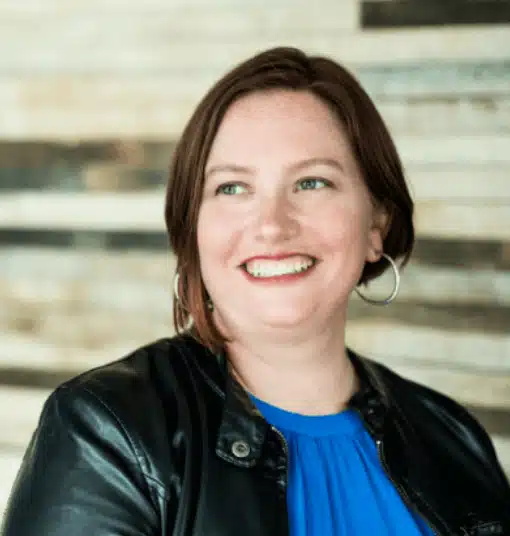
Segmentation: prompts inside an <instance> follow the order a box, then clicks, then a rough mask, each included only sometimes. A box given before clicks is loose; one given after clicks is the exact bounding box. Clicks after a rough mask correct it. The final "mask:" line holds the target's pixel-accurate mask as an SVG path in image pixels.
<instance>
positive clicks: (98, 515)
mask: <svg viewBox="0 0 510 536" xmlns="http://www.w3.org/2000/svg"><path fill="white" fill-rule="evenodd" d="M140 459H141V457H140V456H137V448H136V445H135V444H134V443H133V441H132V439H131V438H130V436H129V435H128V433H127V431H126V428H125V426H124V425H123V423H122V422H120V421H119V419H118V418H117V417H116V415H115V414H114V413H113V412H112V411H111V410H110V409H109V408H108V406H106V405H105V404H104V403H103V402H102V401H101V400H100V399H99V398H98V397H97V396H96V395H95V394H94V393H93V392H91V391H89V390H87V389H85V388H77V389H73V388H70V387H66V386H63V387H60V388H59V389H57V390H56V391H55V392H54V393H53V394H52V395H51V396H50V397H49V399H48V400H47V402H46V404H45V406H44V408H43V411H42V414H41V417H40V421H39V425H38V427H37V430H36V431H35V433H34V435H33V437H32V440H31V442H30V444H29V446H28V449H27V451H26V453H25V456H24V458H23V461H22V464H21V468H20V471H19V473H18V476H17V479H16V481H15V484H14V487H13V490H12V492H11V497H10V499H9V502H8V504H7V509H6V512H5V517H4V520H3V523H2V526H1V528H0V535H1V536H43V535H44V536H45V535H48V536H49V535H50V534H51V536H91V535H94V536H107V535H108V536H117V535H119V536H120V535H122V536H135V535H136V536H150V535H153V534H156V533H157V532H158V531H157V527H158V515H157V510H158V509H157V505H156V504H155V502H156V500H155V499H154V497H155V490H153V489H151V488H150V487H149V484H148V481H147V480H146V479H145V478H144V475H143V471H142V468H141V465H140Z"/></svg>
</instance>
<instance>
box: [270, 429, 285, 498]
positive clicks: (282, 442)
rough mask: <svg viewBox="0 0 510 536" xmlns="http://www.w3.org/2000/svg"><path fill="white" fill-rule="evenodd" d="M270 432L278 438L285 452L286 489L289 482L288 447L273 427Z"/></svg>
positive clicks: (282, 436) (280, 434)
mask: <svg viewBox="0 0 510 536" xmlns="http://www.w3.org/2000/svg"><path fill="white" fill-rule="evenodd" d="M271 430H273V432H274V433H275V434H276V435H277V436H278V437H279V438H280V441H281V444H282V447H283V450H284V452H285V487H287V482H288V480H289V445H288V443H287V440H286V439H285V436H284V435H283V434H282V433H281V432H280V430H278V428H276V427H275V426H271Z"/></svg>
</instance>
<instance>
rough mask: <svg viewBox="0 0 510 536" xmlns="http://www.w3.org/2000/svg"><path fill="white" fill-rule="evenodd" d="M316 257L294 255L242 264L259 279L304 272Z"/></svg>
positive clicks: (314, 261) (309, 267)
mask: <svg viewBox="0 0 510 536" xmlns="http://www.w3.org/2000/svg"><path fill="white" fill-rule="evenodd" d="M315 263H316V259H314V258H312V257H308V256H303V255H299V256H297V255H296V256H293V257H288V258H286V259H278V260H276V259H254V260H251V261H249V262H247V263H245V264H243V265H242V267H243V268H244V270H245V271H246V272H248V274H250V275H251V276H252V277H256V278H258V279H264V278H271V277H281V276H288V275H295V274H302V273H304V272H307V271H308V270H310V269H311V268H312V267H313V266H314V265H315Z"/></svg>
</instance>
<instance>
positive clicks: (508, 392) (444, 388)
mask: <svg viewBox="0 0 510 536" xmlns="http://www.w3.org/2000/svg"><path fill="white" fill-rule="evenodd" d="M381 361H382V360H381ZM384 362H385V363H386V364H387V365H388V366H389V367H390V368H392V369H393V370H395V371H396V372H398V373H399V374H401V375H402V376H404V377H406V378H409V379H410V380H413V381H416V382H418V383H421V384H423V385H427V386H429V387H431V388H432V389H436V390H437V391H440V392H442V393H444V394H446V395H448V396H450V397H452V398H453V399H455V400H457V401H458V402H460V403H461V404H466V405H475V406H484V407H487V408H509V407H510V374H501V373H492V374H491V373H486V372H482V371H474V370H462V369H451V368H448V367H446V366H441V365H439V364H436V363H431V364H430V365H426V364H420V365H418V364H407V363H403V362H402V361H400V362H397V361H396V360H392V359H390V358H386V359H385V360H384Z"/></svg>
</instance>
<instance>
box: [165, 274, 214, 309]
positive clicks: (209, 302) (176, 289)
mask: <svg viewBox="0 0 510 536" xmlns="http://www.w3.org/2000/svg"><path fill="white" fill-rule="evenodd" d="M179 278H180V274H179V272H175V275H174V285H173V287H174V296H175V299H176V300H177V302H178V303H179V305H180V306H181V307H182V308H183V309H184V310H185V311H187V309H186V307H185V306H184V302H183V301H182V300H181V297H180V296H179ZM206 305H207V309H209V311H214V304H213V302H212V300H211V299H210V298H209V299H208V300H207V302H206Z"/></svg>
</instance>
